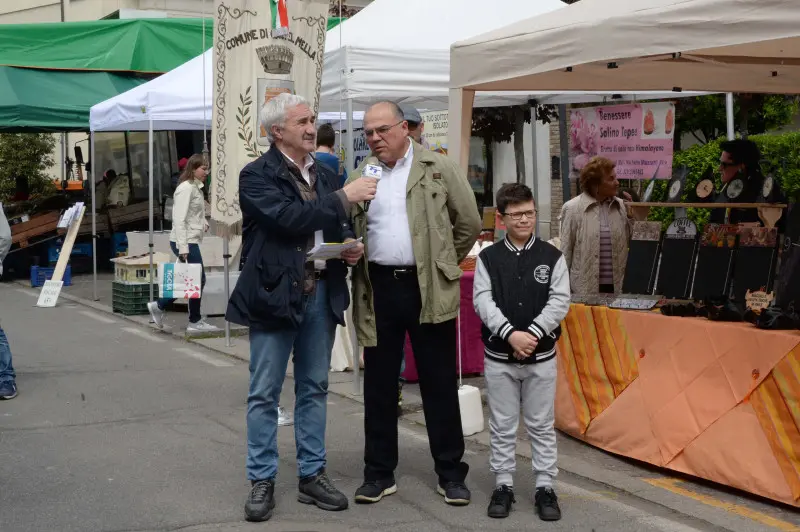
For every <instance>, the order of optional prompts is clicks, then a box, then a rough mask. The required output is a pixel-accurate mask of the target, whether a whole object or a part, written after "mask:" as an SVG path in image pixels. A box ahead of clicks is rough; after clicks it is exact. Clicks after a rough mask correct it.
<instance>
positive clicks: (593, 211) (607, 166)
mask: <svg viewBox="0 0 800 532" xmlns="http://www.w3.org/2000/svg"><path fill="white" fill-rule="evenodd" d="M580 185H581V190H583V192H582V193H581V194H580V195H579V196H577V197H575V198H572V199H571V200H569V201H568V202H567V203H565V204H564V206H563V207H562V209H561V252H562V253H563V254H564V258H565V259H566V261H567V266H568V267H569V279H570V287H571V290H572V294H573V295H582V294H597V293H615V292H619V291H620V290H621V289H622V279H623V277H624V276H625V263H626V261H627V259H628V240H629V238H630V224H629V222H628V210H627V208H626V204H625V201H623V200H622V199H620V198H618V197H617V193H618V191H619V181H618V180H617V175H616V172H615V170H614V163H613V162H612V161H611V160H609V159H606V158H605V157H594V158H593V159H592V160H591V161H589V163H588V164H587V165H586V166H584V167H583V169H582V170H581V175H580ZM623 197H624V198H625V200H627V201H631V197H630V195H629V194H627V193H623Z"/></svg>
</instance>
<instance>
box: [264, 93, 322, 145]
mask: <svg viewBox="0 0 800 532" xmlns="http://www.w3.org/2000/svg"><path fill="white" fill-rule="evenodd" d="M298 105H308V106H309V107H311V105H310V104H309V103H308V100H306V99H305V98H303V97H302V96H298V95H296V94H289V93H282V94H279V95H277V96H275V97H274V98H272V99H271V100H270V101H268V102H267V103H266V104H264V107H262V108H261V115H260V116H259V118H260V120H261V127H263V128H264V130H265V131H266V132H267V140H268V141H269V143H270V144H272V143H273V142H275V138H274V137H273V136H272V126H278V127H280V126H283V124H284V123H285V122H286V111H287V110H288V109H290V108H292V107H297V106H298Z"/></svg>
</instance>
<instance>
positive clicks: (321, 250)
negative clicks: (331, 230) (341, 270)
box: [306, 238, 361, 261]
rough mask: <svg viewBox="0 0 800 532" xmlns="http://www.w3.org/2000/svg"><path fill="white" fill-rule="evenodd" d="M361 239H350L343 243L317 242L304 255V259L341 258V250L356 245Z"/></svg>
mask: <svg viewBox="0 0 800 532" xmlns="http://www.w3.org/2000/svg"><path fill="white" fill-rule="evenodd" d="M359 242H361V239H360V238H359V239H358V240H351V241H350V242H344V243H335V244H334V243H330V242H326V243H323V244H317V245H316V246H314V247H313V248H311V251H309V252H308V255H306V261H310V260H330V259H338V258H341V255H342V252H343V251H346V250H348V249H352V248H354V247H356V246H357V245H358V244H359Z"/></svg>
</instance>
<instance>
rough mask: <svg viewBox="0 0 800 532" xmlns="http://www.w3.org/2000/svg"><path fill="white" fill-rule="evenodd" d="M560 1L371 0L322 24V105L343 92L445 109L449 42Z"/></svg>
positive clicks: (335, 102) (336, 103)
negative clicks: (332, 24)
mask: <svg viewBox="0 0 800 532" xmlns="http://www.w3.org/2000/svg"><path fill="white" fill-rule="evenodd" d="M563 7H564V4H563V3H562V2H561V0H536V1H531V0H496V1H495V2H494V3H493V4H491V5H487V3H486V1H485V0H439V1H437V2H431V1H430V0H404V1H403V2H397V1H395V0H375V1H373V2H372V3H371V4H370V5H368V6H367V7H365V8H364V9H363V10H361V11H360V12H359V13H357V14H356V15H355V16H353V17H352V18H350V19H348V20H346V21H345V22H343V23H342V24H340V25H339V26H338V27H336V28H334V29H333V30H331V31H330V32H328V35H327V41H326V44H325V68H324V70H323V74H322V103H321V109H320V110H321V111H339V110H340V106H341V100H342V99H345V98H350V99H353V100H354V103H355V104H356V107H360V108H363V106H364V105H367V104H369V103H371V102H372V101H375V100H376V99H381V98H390V99H395V100H401V99H402V100H405V101H407V102H408V103H413V104H415V105H417V106H418V107H423V108H427V109H446V108H447V100H448V92H447V91H448V89H449V87H450V45H451V44H453V43H454V42H455V41H457V40H459V39H465V38H467V37H470V36H472V35H476V34H478V33H481V32H483V31H486V30H491V29H494V28H500V27H502V26H504V25H506V24H510V23H512V22H514V21H516V20H518V19H519V18H520V17H531V16H535V15H538V14H541V13H546V12H549V11H553V10H559V9H563ZM412 35H413V37H412ZM517 98H519V97H518V96H517ZM523 100H524V98H523ZM517 101H518V100H517ZM508 104H509V100H508V99H507V98H506V99H504V100H499V101H495V103H492V102H489V103H487V97H481V98H480V99H479V101H478V102H477V105H483V106H485V105H508Z"/></svg>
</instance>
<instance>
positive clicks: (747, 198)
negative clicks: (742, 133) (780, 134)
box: [709, 139, 764, 225]
mask: <svg viewBox="0 0 800 532" xmlns="http://www.w3.org/2000/svg"><path fill="white" fill-rule="evenodd" d="M720 147H721V148H722V154H721V155H720V158H719V171H720V174H722V190H721V191H720V192H719V194H717V197H716V203H755V202H756V201H757V200H758V197H759V192H760V191H761V188H762V186H763V185H764V176H763V175H762V174H761V165H760V163H759V161H760V160H761V153H760V152H759V150H758V146H757V145H756V143H755V142H753V141H752V140H746V139H734V140H729V141H726V142H723V143H722V145H721V146H720ZM736 178H740V179H741V180H742V182H743V185H744V188H743V189H742V191H741V193H740V194H739V195H738V196H736V197H735V198H729V197H728V194H727V189H728V186H729V185H730V184H731V181H733V180H735V179H736ZM725 211H726V209H713V210H712V211H711V217H710V218H709V222H711V223H718V224H722V223H725ZM753 222H755V223H759V224H761V219H760V218H759V217H758V209H730V216H729V218H728V222H727V223H731V224H740V223H753ZM762 225H763V224H762Z"/></svg>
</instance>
